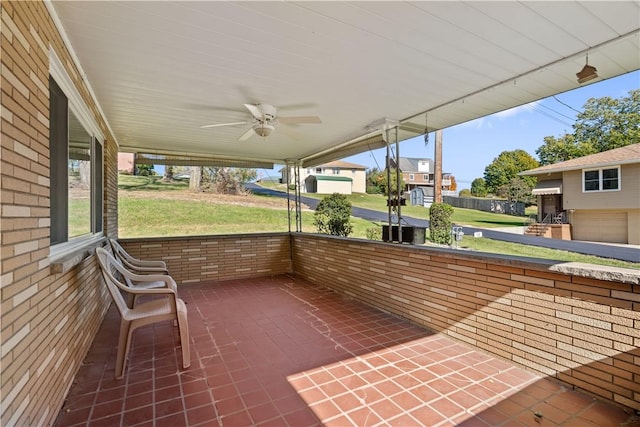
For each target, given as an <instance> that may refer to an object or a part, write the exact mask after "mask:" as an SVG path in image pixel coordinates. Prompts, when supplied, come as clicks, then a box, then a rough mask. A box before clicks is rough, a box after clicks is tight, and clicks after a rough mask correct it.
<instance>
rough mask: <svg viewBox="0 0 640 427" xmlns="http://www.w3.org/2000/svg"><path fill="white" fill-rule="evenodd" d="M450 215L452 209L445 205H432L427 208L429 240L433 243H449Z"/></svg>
mask: <svg viewBox="0 0 640 427" xmlns="http://www.w3.org/2000/svg"><path fill="white" fill-rule="evenodd" d="M451 215H453V207H451V205H448V204H446V203H433V204H432V205H431V207H430V208H429V239H430V240H431V241H432V242H434V243H440V244H445V245H448V244H450V243H451Z"/></svg>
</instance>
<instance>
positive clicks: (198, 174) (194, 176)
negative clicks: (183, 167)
mask: <svg viewBox="0 0 640 427" xmlns="http://www.w3.org/2000/svg"><path fill="white" fill-rule="evenodd" d="M201 185H202V166H191V168H190V169H189V190H191V191H200V186H201Z"/></svg>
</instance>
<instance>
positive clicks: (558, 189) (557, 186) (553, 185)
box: [531, 179, 562, 196]
mask: <svg viewBox="0 0 640 427" xmlns="http://www.w3.org/2000/svg"><path fill="white" fill-rule="evenodd" d="M531 194H533V195H534V196H546V195H549V194H562V180H561V179H550V180H548V181H538V182H537V183H536V186H535V188H534V189H533V190H531Z"/></svg>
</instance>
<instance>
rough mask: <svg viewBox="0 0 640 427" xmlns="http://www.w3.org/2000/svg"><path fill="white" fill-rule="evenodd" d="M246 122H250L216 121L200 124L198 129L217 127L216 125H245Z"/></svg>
mask: <svg viewBox="0 0 640 427" xmlns="http://www.w3.org/2000/svg"><path fill="white" fill-rule="evenodd" d="M247 123H250V122H232V123H216V124H213V125H204V126H200V129H205V128H217V127H221V126H235V125H246V124H247Z"/></svg>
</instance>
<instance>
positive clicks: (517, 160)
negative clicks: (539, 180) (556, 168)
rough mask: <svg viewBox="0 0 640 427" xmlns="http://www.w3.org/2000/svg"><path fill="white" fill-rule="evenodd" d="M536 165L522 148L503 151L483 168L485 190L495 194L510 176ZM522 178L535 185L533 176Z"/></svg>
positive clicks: (506, 182) (512, 176)
mask: <svg viewBox="0 0 640 427" xmlns="http://www.w3.org/2000/svg"><path fill="white" fill-rule="evenodd" d="M538 166H539V165H538V161H537V160H536V159H534V158H533V157H532V156H531V155H530V154H529V153H527V152H526V151H524V150H521V149H517V150H513V151H503V152H502V153H500V155H498V157H496V158H495V159H493V162H491V164H489V166H487V167H486V168H485V169H484V181H485V185H486V188H487V191H488V192H490V193H494V194H495V193H496V192H497V190H498V189H499V188H500V187H501V186H503V185H506V184H509V182H510V181H511V179H512V178H515V177H516V176H518V173H520V172H523V171H526V170H529V169H534V168H537V167H538ZM523 179H524V180H525V181H529V182H530V183H532V185H535V178H534V177H530V176H527V177H523ZM532 188H533V187H532Z"/></svg>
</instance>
